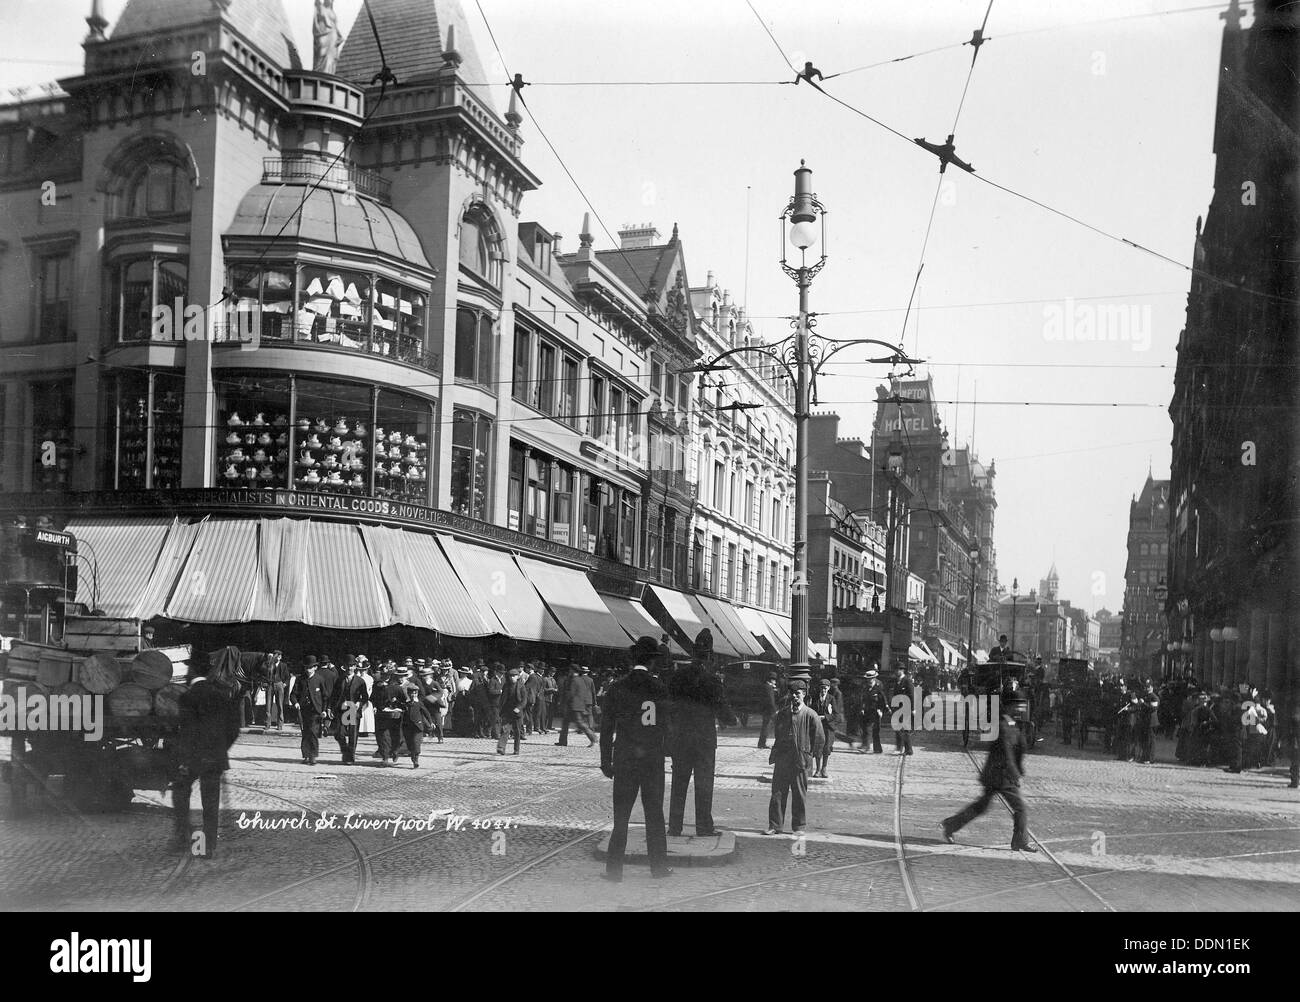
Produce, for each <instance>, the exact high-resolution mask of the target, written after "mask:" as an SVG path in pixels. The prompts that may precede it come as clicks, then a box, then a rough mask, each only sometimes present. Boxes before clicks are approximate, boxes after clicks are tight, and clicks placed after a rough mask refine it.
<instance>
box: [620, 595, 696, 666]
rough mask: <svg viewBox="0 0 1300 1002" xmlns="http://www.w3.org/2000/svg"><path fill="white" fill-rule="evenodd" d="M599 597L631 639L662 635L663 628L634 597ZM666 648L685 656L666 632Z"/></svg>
mask: <svg viewBox="0 0 1300 1002" xmlns="http://www.w3.org/2000/svg"><path fill="white" fill-rule="evenodd" d="M600 599H601V601H602V602H604V603H605V607H606V608H607V609H609V611H610V614H611V615H613V617H614V618H615V619H616V620H618V624H619V626H621V627H622V628H623V630H624V631H625V632H626V633H627V635H628V637H629V638H630V639H631V640H637V639H638V638H640V637H655V638H659V637H662V636H664V629H663V627H662V626H660V625H659V624H658V623H656V622H655V619H654V617H653V616H652V615H650V613H648V612H646V609H645V606H643V605H642V604H641V603H640V602H638V601H637V600H636V599H634V598H624V597H623V596H621V595H601V596H600ZM668 649H669V651H671V652H672V653H673V654H675V655H679V656H685V654H686V651H685V650H684V649H683V648H682V645H681V644H679V643H678V642H677V641H676V640H675V639H673V636H672V634H671V633H670V634H668Z"/></svg>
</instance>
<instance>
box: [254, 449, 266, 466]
mask: <svg viewBox="0 0 1300 1002" xmlns="http://www.w3.org/2000/svg"><path fill="white" fill-rule="evenodd" d="M253 462H255V463H265V462H266V450H265V449H258V450H257V451H256V452H255V453H253Z"/></svg>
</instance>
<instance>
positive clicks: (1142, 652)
mask: <svg viewBox="0 0 1300 1002" xmlns="http://www.w3.org/2000/svg"><path fill="white" fill-rule="evenodd" d="M1168 550H1169V481H1168V480H1153V479H1152V477H1151V475H1150V474H1147V482H1146V483H1145V484H1144V485H1143V486H1142V493H1141V494H1140V495H1139V496H1138V497H1136V498H1134V499H1133V500H1132V501H1131V502H1130V503H1129V516H1128V560H1127V562H1126V563H1125V566H1124V608H1123V610H1122V612H1121V619H1122V622H1123V625H1122V627H1121V629H1120V647H1119V658H1120V667H1121V669H1122V670H1123V671H1124V672H1126V673H1130V674H1137V675H1141V676H1146V675H1148V674H1150V673H1152V672H1153V671H1154V670H1155V669H1157V668H1158V667H1159V655H1160V653H1161V651H1162V650H1163V649H1164V647H1165V644H1166V639H1165V624H1164V617H1163V615H1162V606H1163V600H1162V599H1161V597H1160V596H1161V590H1160V589H1161V585H1162V582H1163V581H1164V579H1165V565H1166V562H1167V560H1168ZM1153 657H1155V658H1156V663H1155V664H1153V663H1152V658H1153Z"/></svg>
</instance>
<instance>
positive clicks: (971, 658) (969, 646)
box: [966, 543, 980, 666]
mask: <svg viewBox="0 0 1300 1002" xmlns="http://www.w3.org/2000/svg"><path fill="white" fill-rule="evenodd" d="M979 562H980V548H979V544H978V543H972V544H971V548H970V634H969V636H968V637H967V638H966V664H967V665H968V666H969V665H972V664H974V663H975V574H976V572H977V571H978V569H979Z"/></svg>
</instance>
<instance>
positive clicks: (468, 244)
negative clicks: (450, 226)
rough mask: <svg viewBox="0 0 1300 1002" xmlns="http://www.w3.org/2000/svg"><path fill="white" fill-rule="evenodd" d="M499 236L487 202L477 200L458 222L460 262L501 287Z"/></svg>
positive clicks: (494, 285) (492, 284)
mask: <svg viewBox="0 0 1300 1002" xmlns="http://www.w3.org/2000/svg"><path fill="white" fill-rule="evenodd" d="M501 258H502V254H501V237H500V234H499V233H498V231H497V226H496V222H495V220H493V218H492V214H491V213H490V212H489V211H488V209H487V206H485V205H483V204H482V203H481V202H476V203H474V204H473V205H472V206H470V208H469V211H468V212H466V213H465V216H464V218H463V219H461V222H460V263H461V265H462V266H463V267H465V268H468V269H469V270H470V271H472V272H474V274H476V275H478V276H479V277H480V278H482V279H484V280H485V281H486V282H487V283H488V284H489V285H491V286H493V287H494V288H498V289H499V288H501Z"/></svg>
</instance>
